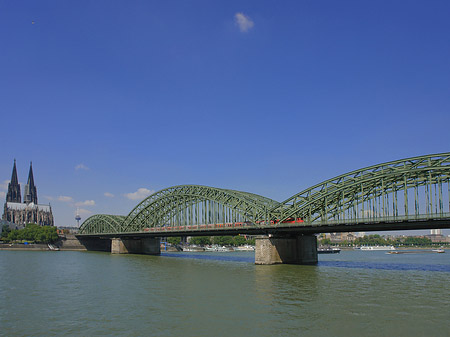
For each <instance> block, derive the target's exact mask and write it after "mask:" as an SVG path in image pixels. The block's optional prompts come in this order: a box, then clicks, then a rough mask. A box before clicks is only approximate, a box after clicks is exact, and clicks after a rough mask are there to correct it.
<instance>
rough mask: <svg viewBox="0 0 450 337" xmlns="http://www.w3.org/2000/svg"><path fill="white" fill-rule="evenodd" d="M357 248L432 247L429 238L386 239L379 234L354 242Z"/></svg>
mask: <svg viewBox="0 0 450 337" xmlns="http://www.w3.org/2000/svg"><path fill="white" fill-rule="evenodd" d="M353 243H354V245H356V246H391V245H392V246H431V245H432V241H431V240H430V239H429V238H424V237H417V236H407V237H404V238H395V239H385V238H383V237H381V236H380V235H378V234H374V235H366V236H364V237H362V238H357V239H356V240H355V241H354V242H353Z"/></svg>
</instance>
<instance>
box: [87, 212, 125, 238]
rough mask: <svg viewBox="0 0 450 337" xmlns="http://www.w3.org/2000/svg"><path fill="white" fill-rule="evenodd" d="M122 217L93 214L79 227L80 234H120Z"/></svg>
mask: <svg viewBox="0 0 450 337" xmlns="http://www.w3.org/2000/svg"><path fill="white" fill-rule="evenodd" d="M125 218H126V217H125V216H123V215H108V214H95V215H92V216H91V217H89V218H87V219H86V220H85V221H84V222H83V224H82V225H81V226H80V229H79V233H80V234H99V233H100V234H101V233H120V229H121V227H120V225H121V224H122V222H123V220H125Z"/></svg>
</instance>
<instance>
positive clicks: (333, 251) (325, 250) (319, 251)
mask: <svg viewBox="0 0 450 337" xmlns="http://www.w3.org/2000/svg"><path fill="white" fill-rule="evenodd" d="M340 252H341V249H340V248H334V247H324V248H317V254H338V253H340Z"/></svg>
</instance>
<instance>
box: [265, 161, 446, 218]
mask: <svg viewBox="0 0 450 337" xmlns="http://www.w3.org/2000/svg"><path fill="white" fill-rule="evenodd" d="M449 178H450V153H442V154H435V155H427V156H420V157H413V158H408V159H403V160H397V161H392V162H388V163H384V164H379V165H374V166H370V167H366V168H364V169H361V170H356V171H353V172H350V173H346V174H343V175H340V176H338V177H335V178H332V179H329V180H327V181H324V182H322V183H320V184H317V185H315V186H313V187H310V188H308V189H306V190H304V191H302V192H300V193H298V194H296V195H294V196H292V197H291V198H289V199H287V200H285V201H284V202H282V203H281V204H280V205H279V206H277V207H275V208H273V209H271V210H270V211H269V213H270V214H271V216H272V218H273V219H279V220H280V222H281V221H283V220H285V219H288V218H292V217H294V218H301V219H303V221H304V223H305V225H306V224H308V223H330V222H331V223H333V222H334V223H353V222H360V221H380V220H381V219H391V220H395V219H415V218H416V219H419V218H440V217H448V215H449V214H448V213H449V212H450V210H449V207H450V204H449V199H450V184H449Z"/></svg>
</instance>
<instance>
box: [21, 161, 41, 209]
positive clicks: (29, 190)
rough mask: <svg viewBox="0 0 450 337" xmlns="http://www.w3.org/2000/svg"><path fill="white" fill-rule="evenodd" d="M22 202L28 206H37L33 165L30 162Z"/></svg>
mask: <svg viewBox="0 0 450 337" xmlns="http://www.w3.org/2000/svg"><path fill="white" fill-rule="evenodd" d="M23 202H24V203H25V204H30V203H33V204H35V205H37V204H38V199H37V190H36V186H34V177H33V164H32V163H31V162H30V172H29V173H28V182H27V184H26V185H25V193H24V196H23Z"/></svg>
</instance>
